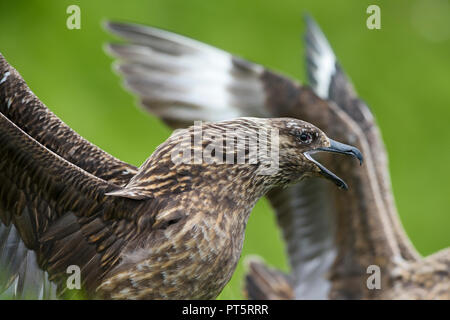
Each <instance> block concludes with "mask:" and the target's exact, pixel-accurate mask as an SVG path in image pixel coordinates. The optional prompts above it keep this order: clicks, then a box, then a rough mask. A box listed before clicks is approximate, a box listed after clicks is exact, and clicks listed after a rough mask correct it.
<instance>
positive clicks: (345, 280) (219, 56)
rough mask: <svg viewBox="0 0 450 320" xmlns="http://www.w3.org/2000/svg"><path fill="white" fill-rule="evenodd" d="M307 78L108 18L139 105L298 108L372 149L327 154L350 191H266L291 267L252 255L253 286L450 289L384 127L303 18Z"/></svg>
mask: <svg viewBox="0 0 450 320" xmlns="http://www.w3.org/2000/svg"><path fill="white" fill-rule="evenodd" d="M307 25H308V32H307V36H306V41H307V45H308V51H307V63H308V77H309V82H310V85H311V87H308V86H303V85H300V84H298V83H297V82H296V81H294V80H292V79H290V78H288V77H286V76H283V75H280V74H278V73H276V72H273V71H270V70H268V69H267V68H265V67H263V66H261V65H258V64H255V63H251V62H248V61H245V60H243V59H241V58H237V57H235V56H232V55H231V54H229V53H227V52H224V51H222V50H219V49H217V48H214V47H211V46H208V45H206V44H203V43H200V42H198V41H195V40H192V39H188V38H186V37H183V36H180V35H177V34H173V33H170V32H167V31H162V30H159V29H156V28H151V27H145V26H141V25H132V24H124V23H108V24H107V25H106V27H107V28H108V29H109V30H110V31H112V32H113V33H114V34H116V35H119V36H120V37H122V38H123V39H125V40H126V41H127V43H126V44H111V45H109V46H108V51H109V52H110V53H111V54H113V55H114V56H115V57H117V58H119V62H118V63H117V64H116V69H117V70H118V71H119V73H121V74H123V75H124V77H125V86H126V87H127V88H129V89H130V90H131V91H132V92H133V93H136V94H137V95H138V96H139V98H140V101H141V104H142V105H143V107H144V108H145V109H146V110H148V111H149V112H151V113H152V114H155V115H157V116H158V117H160V118H161V119H163V120H164V121H165V122H166V123H168V124H169V125H171V126H172V127H174V128H177V127H180V126H181V127H182V126H186V125H189V124H190V123H191V122H192V121H194V120H197V119H202V120H205V121H208V120H209V121H217V120H223V119H229V118H233V117H239V116H257V117H294V118H298V119H304V120H307V121H308V122H311V123H313V124H315V125H317V126H318V127H320V128H323V129H324V130H325V132H327V134H330V135H331V136H333V137H337V138H339V140H340V141H343V142H345V143H348V144H352V145H356V146H357V147H358V148H359V149H360V150H362V152H363V153H364V154H365V156H366V158H367V159H368V161H366V165H365V166H362V167H360V168H353V167H350V166H349V164H347V163H343V162H330V160H329V159H326V158H324V159H323V161H324V162H325V163H327V167H329V168H333V170H332V171H333V172H338V173H339V175H340V176H342V177H345V180H346V181H347V180H348V181H351V186H352V188H351V189H350V190H349V192H346V193H339V192H336V190H335V188H334V189H333V188H330V185H329V184H326V183H324V181H322V180H320V179H309V180H308V181H303V182H300V183H298V184H296V185H294V186H290V187H288V188H276V189H274V190H272V191H271V192H269V194H268V199H269V201H270V202H271V204H272V206H273V208H274V210H275V212H276V216H277V220H278V223H279V225H280V227H281V229H282V231H283V235H284V239H285V241H286V244H287V252H288V257H289V262H290V266H291V269H292V271H291V274H290V275H289V276H287V275H285V274H283V273H281V272H279V271H276V270H271V269H268V268H267V267H265V266H264V265H263V264H261V263H259V262H256V261H253V262H252V263H250V273H249V275H248V277H247V283H246V289H247V294H248V296H249V297H250V298H256V299H263V298H266V299H267V298H278V299H280V298H296V299H328V298H335V299H360V298H366V299H370V298H395V297H401V298H436V297H448V294H449V292H450V290H449V288H450V280H449V277H450V275H449V272H450V271H449V270H450V252H449V251H448V250H443V251H441V252H438V253H436V254H434V255H432V256H430V257H427V258H425V259H422V258H421V257H420V255H419V254H418V253H417V252H416V250H415V249H414V248H413V246H412V245H411V243H410V240H409V239H408V237H407V236H406V234H405V232H404V230H403V228H402V226H401V223H400V221H399V219H398V214H397V210H396V207H395V203H394V199H393V195H392V191H391V185H390V177H389V173H388V169H387V155H386V151H385V148H384V145H383V141H382V138H381V135H380V132H379V128H378V126H377V125H376V123H375V119H374V117H373V115H372V113H371V111H370V109H369V108H368V107H367V105H366V104H365V103H364V102H363V101H362V100H361V99H359V97H358V96H357V94H356V93H355V91H354V89H353V86H352V84H351V82H350V81H349V80H348V78H347V77H346V75H345V74H344V72H343V71H342V68H341V67H340V65H339V64H338V63H337V61H336V58H335V56H334V53H333V51H332V49H331V47H330V45H329V44H328V42H327V40H326V39H325V37H324V35H323V34H322V32H321V31H320V29H319V27H318V26H317V25H315V23H314V22H313V21H312V20H311V19H307ZM371 265H376V266H378V267H379V268H380V270H381V280H382V281H381V282H382V283H381V288H382V289H381V290H369V289H368V287H367V279H368V277H369V276H370V274H368V273H367V270H368V267H369V266H371Z"/></svg>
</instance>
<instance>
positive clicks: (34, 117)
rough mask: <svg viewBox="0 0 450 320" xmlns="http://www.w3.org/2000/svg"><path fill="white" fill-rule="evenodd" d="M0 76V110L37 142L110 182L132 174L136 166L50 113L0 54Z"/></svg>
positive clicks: (125, 178)
mask: <svg viewBox="0 0 450 320" xmlns="http://www.w3.org/2000/svg"><path fill="white" fill-rule="evenodd" d="M0 78H1V80H0V101H1V103H0V112H1V113H2V114H3V115H4V116H6V117H7V118H8V119H9V120H11V121H12V122H13V123H14V124H15V125H17V126H18V127H19V128H21V129H22V130H23V131H24V132H25V133H27V134H28V135H29V136H31V137H32V138H34V139H35V140H36V141H38V142H39V143H40V144H42V145H43V146H45V147H46V148H48V149H49V150H51V151H53V152H55V153H56V154H58V155H59V156H61V157H62V158H64V159H66V160H67V161H69V162H71V163H73V164H75V165H76V166H78V167H80V168H82V169H84V170H85V171H87V172H89V173H91V174H93V175H95V176H97V177H99V178H101V179H104V180H108V181H110V182H112V183H116V184H119V185H124V184H126V183H127V182H128V181H129V179H131V177H132V176H134V175H135V174H136V172H137V169H136V167H134V166H132V165H130V164H127V163H124V162H122V161H120V160H118V159H116V158H114V157H113V156H111V155H110V154H108V153H106V152H105V151H103V150H102V149H100V148H98V147H97V146H95V145H93V144H92V143H90V142H89V141H87V140H85V139H84V138H82V137H81V136H80V135H78V134H77V133H76V132H75V131H73V130H72V129H71V128H70V127H69V126H67V125H66V124H65V123H64V122H63V121H61V120H60V119H59V118H58V117H57V116H56V115H55V114H53V113H52V112H51V111H50V110H49V109H48V108H47V107H46V106H45V105H44V104H43V103H42V101H40V100H39V98H38V97H36V96H35V95H34V93H33V92H32V91H31V90H30V88H28V86H27V84H26V83H25V81H24V80H23V79H22V77H21V76H20V74H19V73H18V72H17V71H16V70H15V69H14V68H13V67H12V66H11V65H9V63H8V62H7V61H6V59H5V58H4V57H3V55H1V54H0Z"/></svg>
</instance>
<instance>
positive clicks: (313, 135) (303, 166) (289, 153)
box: [270, 118, 363, 189]
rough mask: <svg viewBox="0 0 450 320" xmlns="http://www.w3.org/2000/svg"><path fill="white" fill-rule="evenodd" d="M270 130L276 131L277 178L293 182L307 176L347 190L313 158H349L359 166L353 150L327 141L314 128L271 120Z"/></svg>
mask: <svg viewBox="0 0 450 320" xmlns="http://www.w3.org/2000/svg"><path fill="white" fill-rule="evenodd" d="M270 121H271V126H272V127H273V128H277V129H278V131H279V138H278V139H279V141H278V144H279V161H280V162H279V167H280V174H282V175H283V176H284V177H286V176H287V177H290V179H291V180H292V181H291V182H297V181H298V180H301V179H303V178H304V177H308V176H321V177H324V178H326V179H329V180H331V181H332V182H334V183H335V184H336V185H337V186H338V187H340V188H343V189H348V186H347V184H346V183H345V182H344V181H343V180H342V179H341V178H339V177H338V176H337V175H336V174H334V173H333V172H331V171H330V170H328V169H327V168H326V167H325V166H324V165H322V164H321V163H320V162H319V161H318V160H316V159H315V158H314V155H315V154H318V153H322V152H332V153H341V154H345V155H350V156H352V157H354V158H356V159H358V160H359V162H360V164H362V161H363V156H362V154H361V152H360V151H359V150H358V149H357V148H355V147H353V146H349V145H346V144H343V143H340V142H337V141H335V140H332V139H330V138H329V137H327V135H326V134H325V133H324V132H323V131H322V130H320V129H319V128H317V127H316V126H314V125H312V124H310V123H308V122H305V121H301V120H298V119H292V118H276V119H271V120H270Z"/></svg>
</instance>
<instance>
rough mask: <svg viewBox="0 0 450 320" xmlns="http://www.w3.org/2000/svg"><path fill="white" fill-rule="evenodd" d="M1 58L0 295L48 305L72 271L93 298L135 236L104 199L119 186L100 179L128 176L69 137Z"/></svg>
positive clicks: (114, 203) (122, 211) (124, 206)
mask: <svg viewBox="0 0 450 320" xmlns="http://www.w3.org/2000/svg"><path fill="white" fill-rule="evenodd" d="M0 58H1V60H0V67H1V68H0V111H1V113H0V181H1V184H0V270H1V271H0V293H2V292H4V291H6V293H7V294H8V295H12V296H14V297H16V298H53V297H55V294H56V286H57V285H58V289H59V291H60V292H61V293H62V292H64V291H65V286H64V285H63V282H64V279H65V277H66V276H67V274H66V269H67V267H68V266H69V265H77V266H79V267H80V268H81V279H82V283H83V288H86V289H87V291H88V293H89V294H92V293H93V290H95V287H96V285H97V283H98V281H99V280H101V278H102V276H103V275H104V274H105V272H107V271H108V270H109V269H110V268H112V267H113V266H114V265H115V264H116V263H117V262H118V261H119V253H120V251H121V249H122V247H123V246H124V243H125V241H126V240H127V239H128V238H129V237H131V236H133V234H134V232H132V227H133V223H130V222H127V221H133V218H132V217H128V216H127V219H123V217H124V216H125V215H126V213H127V212H136V210H130V209H135V208H134V206H135V204H131V202H130V201H131V200H127V199H122V198H117V197H106V196H105V195H104V194H105V193H106V192H109V191H112V190H116V189H118V186H117V185H115V184H113V183H112V182H109V181H106V180H104V179H102V178H101V177H103V178H106V179H108V178H110V179H111V181H115V180H116V181H124V179H127V176H128V175H129V174H130V172H131V171H132V170H134V169H133V168H132V167H130V166H127V165H125V164H123V163H121V162H120V161H118V160H115V159H114V158H112V157H111V156H108V155H106V154H105V153H103V152H102V151H101V150H99V149H98V148H97V147H95V146H93V145H92V144H90V143H88V142H86V141H85V140H83V139H82V138H81V137H79V136H78V135H77V134H76V133H74V132H73V131H71V130H70V128H68V127H67V126H66V125H64V124H63V123H62V122H61V121H60V120H59V119H58V118H56V116H54V115H53V114H52V113H50V112H49V111H48V110H47V109H46V108H45V106H44V105H43V104H42V103H41V102H40V101H39V100H38V99H37V98H36V97H35V96H34V95H33V94H32V93H31V91H30V90H29V89H28V87H27V86H26V84H25V83H24V82H23V80H22V79H21V78H20V76H19V75H18V73H17V72H16V71H15V70H14V69H12V68H11V67H10V66H9V65H8V64H7V62H6V61H5V60H4V58H3V57H0ZM5 114H6V115H8V116H6V115H5ZM11 119H13V120H14V121H17V123H18V124H20V125H21V126H22V127H23V128H24V129H25V130H27V131H28V132H29V134H28V133H27V132H25V130H23V129H21V128H20V126H19V125H17V124H15V123H14V122H13V121H12V120H11ZM39 127H40V128H41V129H40V130H39ZM44 129H45V130H44ZM31 135H34V137H36V138H34V137H32V136H31ZM38 140H39V141H38ZM65 143H67V145H65ZM78 143H79V145H78ZM77 147H78V148H77ZM51 149H53V150H54V151H52V150H51ZM57 153H59V154H57ZM80 153H82V155H83V156H84V158H83V157H82V156H80ZM90 154H92V157H90V156H89V155H90ZM64 157H67V158H68V159H69V160H71V161H73V162H71V161H68V160H66V159H64ZM77 165H81V166H84V167H85V168H86V170H85V169H84V168H82V167H80V166H77ZM122 169H127V170H129V172H127V173H126V174H125V173H123V170H122ZM114 170H116V171H114ZM89 171H91V172H92V173H95V174H98V175H99V176H100V177H98V176H95V175H94V174H91V173H89ZM114 172H116V173H114ZM117 177H119V179H116V178H117ZM130 206H131V207H130ZM119 216H120V217H122V218H119Z"/></svg>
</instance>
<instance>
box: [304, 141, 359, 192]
mask: <svg viewBox="0 0 450 320" xmlns="http://www.w3.org/2000/svg"><path fill="white" fill-rule="evenodd" d="M329 140H330V146H329V147H324V148H317V149H314V150H310V151H306V152H304V153H303V154H304V155H305V157H306V158H307V159H308V160H310V161H311V162H313V163H314V164H315V165H316V166H318V167H319V169H320V173H321V174H322V175H323V176H324V177H325V178H327V179H330V180H331V181H333V182H334V183H335V184H336V185H337V186H338V187H339V188H343V189H345V190H347V189H348V186H347V184H346V183H345V182H344V180H342V179H341V178H339V177H338V176H337V175H335V174H334V173H333V172H331V171H330V170H328V169H327V168H325V167H324V166H323V165H322V164H321V163H320V162H318V161H317V160H316V159H314V158H313V157H312V156H311V155H312V154H314V153H317V152H323V151H326V152H334V153H343V154H347V155H350V156H353V157H355V158H356V159H358V160H359V164H360V165H361V164H362V162H363V156H362V154H361V152H360V151H359V150H358V149H357V148H355V147H352V146H349V145H346V144H343V143H340V142H337V141H334V140H332V139H329Z"/></svg>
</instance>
